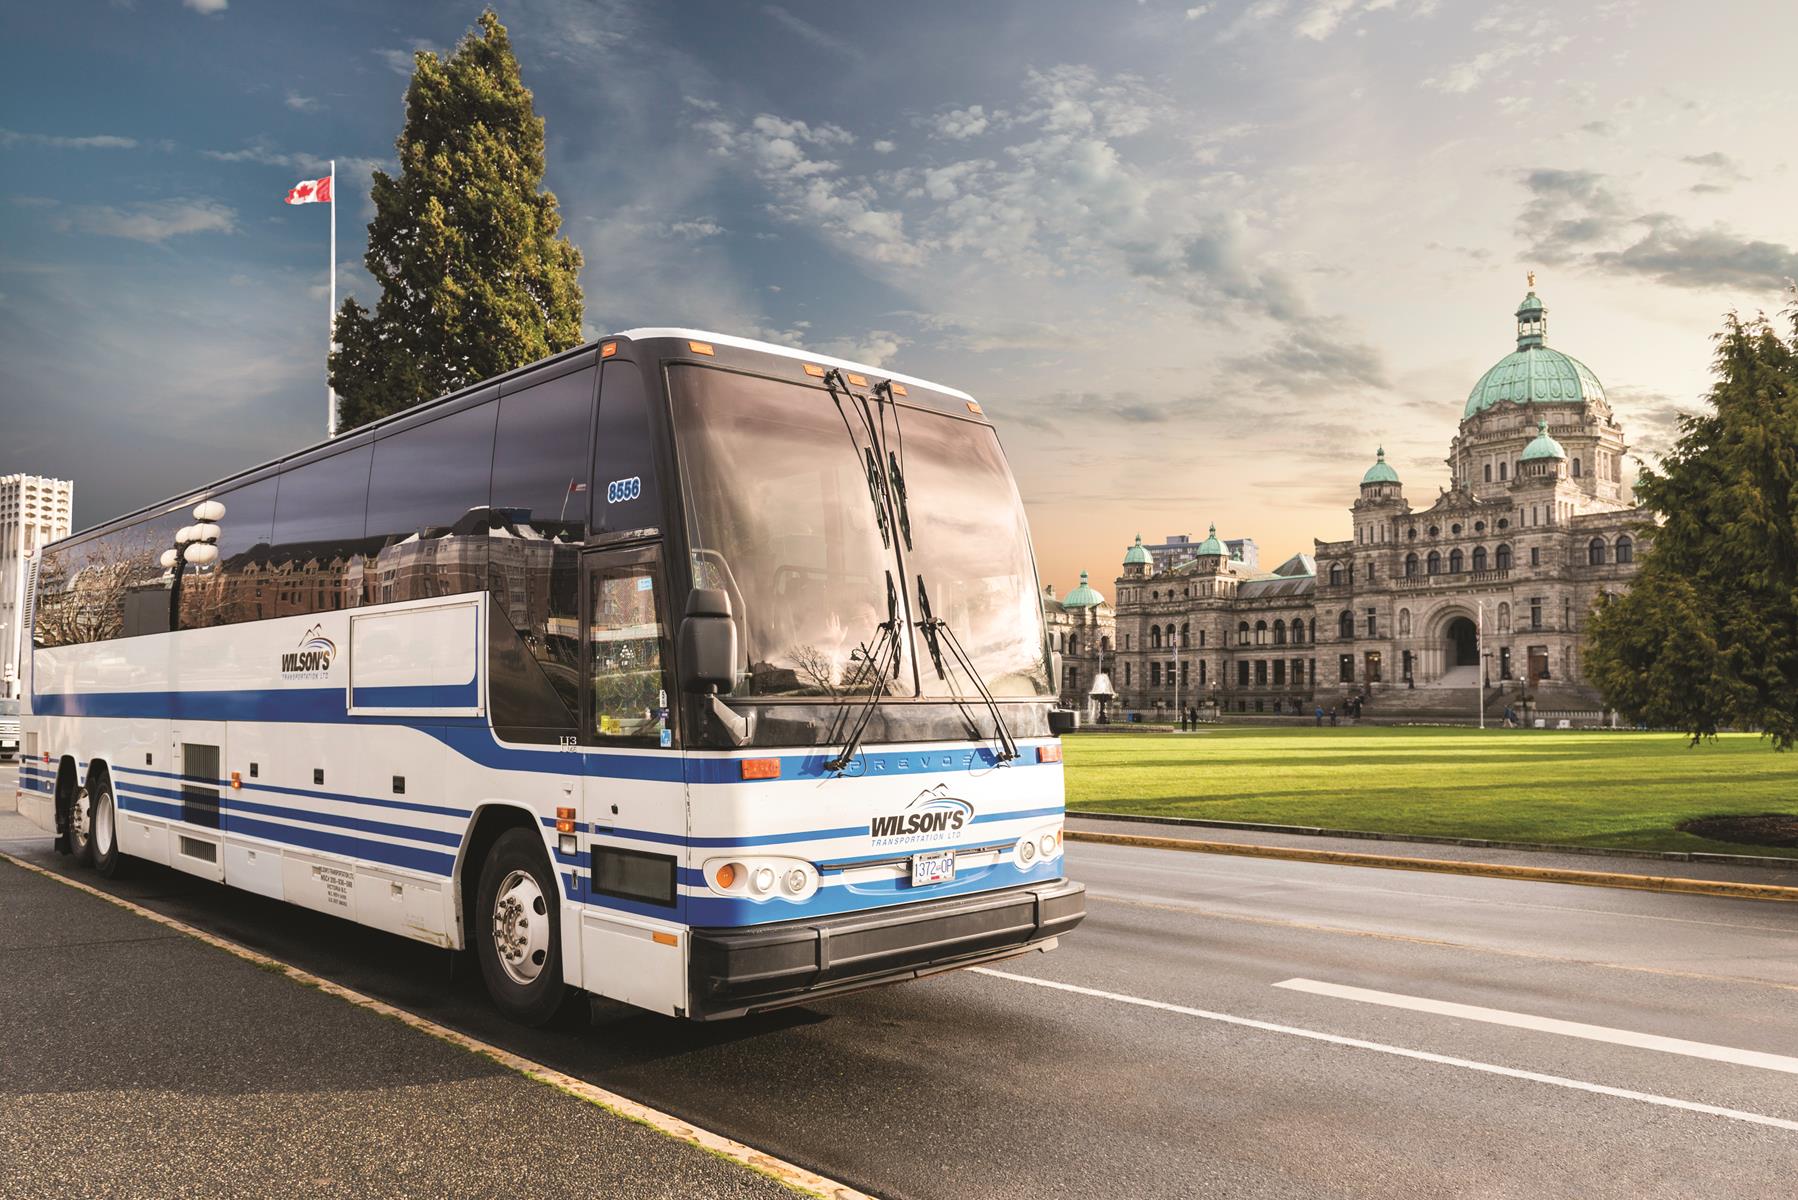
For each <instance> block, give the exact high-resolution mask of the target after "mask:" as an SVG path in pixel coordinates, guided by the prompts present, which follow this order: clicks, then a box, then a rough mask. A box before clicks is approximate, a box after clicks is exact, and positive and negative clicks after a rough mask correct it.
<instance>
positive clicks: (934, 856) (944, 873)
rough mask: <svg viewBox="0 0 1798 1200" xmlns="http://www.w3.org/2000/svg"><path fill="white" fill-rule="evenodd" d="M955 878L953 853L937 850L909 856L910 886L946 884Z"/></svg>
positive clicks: (951, 851)
mask: <svg viewBox="0 0 1798 1200" xmlns="http://www.w3.org/2000/svg"><path fill="white" fill-rule="evenodd" d="M954 878H955V851H953V850H938V851H936V852H934V853H931V854H914V855H912V856H911V885H912V886H913V887H917V886H919V885H920V884H925V883H947V882H948V881H949V880H951V879H954Z"/></svg>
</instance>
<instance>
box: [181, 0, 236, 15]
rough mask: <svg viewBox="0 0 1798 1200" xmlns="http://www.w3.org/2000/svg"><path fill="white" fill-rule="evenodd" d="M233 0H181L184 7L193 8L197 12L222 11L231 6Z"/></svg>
mask: <svg viewBox="0 0 1798 1200" xmlns="http://www.w3.org/2000/svg"><path fill="white" fill-rule="evenodd" d="M230 4H231V0H181V5H182V7H183V8H191V9H193V10H194V11H195V12H197V13H206V14H209V15H210V14H212V13H222V12H224V11H225V9H226V8H228V7H230Z"/></svg>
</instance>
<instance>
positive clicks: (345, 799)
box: [113, 767, 474, 820]
mask: <svg viewBox="0 0 1798 1200" xmlns="http://www.w3.org/2000/svg"><path fill="white" fill-rule="evenodd" d="M113 771H114V772H115V773H117V774H120V775H143V776H145V777H147V778H150V779H173V780H177V781H181V782H201V781H197V780H196V781H189V780H188V779H187V777H186V776H185V775H176V774H174V773H173V772H170V771H146V770H145V769H144V768H142V767H114V768H113ZM204 782H205V784H206V786H210V787H224V788H228V787H230V786H231V781H230V780H229V779H219V780H208V781H204ZM241 787H242V789H243V790H244V791H246V792H249V791H254V792H271V793H274V794H276V795H281V796H299V797H302V798H303V799H307V800H337V801H340V802H342V803H344V804H368V805H373V806H374V807H376V808H397V809H402V810H404V811H406V812H421V813H430V814H432V815H433V816H439V817H461V818H462V819H464V820H467V819H468V818H469V817H470V816H473V815H474V814H473V813H472V812H470V810H468V809H466V808H444V807H443V806H441V805H437V804H414V803H411V802H410V801H406V800H389V799H387V798H386V797H376V796H352V795H350V794H349V793H348V792H321V791H316V790H308V789H306V788H292V787H280V786H278V785H276V784H272V783H258V782H255V781H249V780H246V781H244V782H243V783H242V784H241Z"/></svg>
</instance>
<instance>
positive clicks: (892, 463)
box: [873, 379, 911, 550]
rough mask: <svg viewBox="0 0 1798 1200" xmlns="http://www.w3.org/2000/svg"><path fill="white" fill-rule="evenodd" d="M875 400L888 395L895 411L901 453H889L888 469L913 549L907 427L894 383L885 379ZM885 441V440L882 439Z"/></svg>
mask: <svg viewBox="0 0 1798 1200" xmlns="http://www.w3.org/2000/svg"><path fill="white" fill-rule="evenodd" d="M873 392H874V396H875V399H876V400H877V401H878V399H879V397H880V394H881V393H882V392H885V393H886V398H887V399H886V402H887V407H888V408H891V409H892V410H893V436H894V440H895V441H897V442H898V444H899V453H897V454H894V453H893V452H892V451H891V450H888V451H887V468H888V470H889V472H890V476H889V477H890V478H891V480H892V484H893V497H894V499H895V501H896V505H895V507H896V508H897V509H898V510H899V532H900V533H902V534H904V535H905V548H906V549H907V550H910V549H911V511H910V510H909V509H908V508H907V507H906V504H905V427H904V426H903V425H902V424H901V423H900V421H899V401H898V400H896V399H894V398H893V381H892V380H890V379H883V380H881V381H880V382H879V383H877V384H875V385H874V387H873ZM886 428H887V410H886V409H885V408H883V409H881V410H880V432H881V433H882V434H885V433H886ZM882 440H883V441H884V440H885V439H884V438H883V439H882Z"/></svg>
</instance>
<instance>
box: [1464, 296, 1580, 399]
mask: <svg viewBox="0 0 1798 1200" xmlns="http://www.w3.org/2000/svg"><path fill="white" fill-rule="evenodd" d="M1516 316H1517V349H1515V350H1513V351H1512V352H1511V353H1509V354H1507V355H1505V356H1504V357H1503V358H1501V359H1499V360H1498V362H1496V363H1495V364H1493V367H1492V369H1491V370H1490V371H1487V372H1486V373H1485V374H1484V375H1482V376H1480V381H1479V382H1478V383H1476V384H1474V385H1473V391H1471V392H1469V393H1468V394H1467V407H1466V409H1465V410H1464V411H1463V412H1462V413H1461V419H1462V420H1463V421H1465V420H1466V419H1467V418H1468V417H1471V416H1475V415H1477V414H1479V413H1483V412H1485V411H1486V410H1487V409H1489V408H1492V407H1493V406H1495V405H1497V404H1499V403H1501V402H1503V403H1509V404H1585V403H1589V402H1591V401H1594V400H1597V401H1601V402H1602V401H1603V400H1604V398H1605V394H1604V385H1603V384H1602V383H1599V382H1598V376H1596V375H1594V374H1592V369H1591V368H1590V367H1588V366H1586V364H1585V363H1583V362H1581V361H1580V360H1579V359H1577V358H1574V357H1573V356H1572V355H1568V354H1562V353H1561V352H1560V351H1559V350H1551V349H1549V348H1548V346H1547V344H1546V341H1545V339H1546V338H1547V336H1548V309H1547V307H1546V306H1544V305H1543V303H1542V300H1541V298H1540V297H1538V296H1537V295H1536V293H1535V292H1534V291H1531V292H1530V294H1529V295H1527V296H1525V297H1524V298H1523V303H1521V304H1519V305H1518V306H1517V314H1516Z"/></svg>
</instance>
